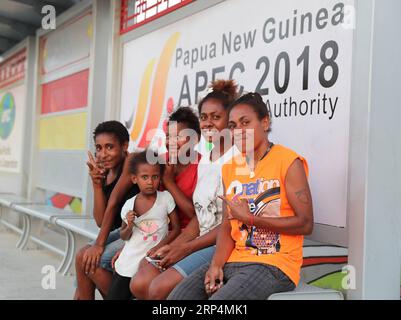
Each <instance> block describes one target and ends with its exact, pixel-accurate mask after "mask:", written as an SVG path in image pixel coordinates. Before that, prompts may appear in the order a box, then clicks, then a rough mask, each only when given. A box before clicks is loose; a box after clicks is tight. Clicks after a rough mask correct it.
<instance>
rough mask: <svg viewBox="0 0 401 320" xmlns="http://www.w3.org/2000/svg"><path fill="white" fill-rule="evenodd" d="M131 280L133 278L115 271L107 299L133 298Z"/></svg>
mask: <svg viewBox="0 0 401 320" xmlns="http://www.w3.org/2000/svg"><path fill="white" fill-rule="evenodd" d="M130 281H131V278H128V277H123V276H120V275H119V274H118V273H117V272H114V274H113V278H112V280H111V285H110V289H109V292H108V293H107V297H106V300H130V299H131V298H132V294H131V291H130V290H129V284H130Z"/></svg>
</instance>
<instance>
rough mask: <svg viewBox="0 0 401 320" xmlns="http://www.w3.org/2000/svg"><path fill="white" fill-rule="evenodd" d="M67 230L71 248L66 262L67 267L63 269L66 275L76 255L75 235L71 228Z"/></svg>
mask: <svg viewBox="0 0 401 320" xmlns="http://www.w3.org/2000/svg"><path fill="white" fill-rule="evenodd" d="M67 232H68V234H69V236H70V250H69V255H68V259H67V261H66V263H65V267H64V270H63V275H64V276H66V275H67V274H68V271H69V270H70V268H71V265H72V262H73V261H74V257H75V236H74V233H73V232H72V231H71V230H67Z"/></svg>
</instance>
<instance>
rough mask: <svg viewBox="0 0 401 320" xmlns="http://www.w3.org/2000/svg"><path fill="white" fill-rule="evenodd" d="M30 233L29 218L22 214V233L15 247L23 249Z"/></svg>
mask: <svg viewBox="0 0 401 320" xmlns="http://www.w3.org/2000/svg"><path fill="white" fill-rule="evenodd" d="M30 234H31V219H30V217H29V216H28V215H26V214H23V215H22V234H21V238H20V241H19V242H18V243H17V248H19V249H21V250H23V249H25V247H26V245H27V243H28V241H29V236H30Z"/></svg>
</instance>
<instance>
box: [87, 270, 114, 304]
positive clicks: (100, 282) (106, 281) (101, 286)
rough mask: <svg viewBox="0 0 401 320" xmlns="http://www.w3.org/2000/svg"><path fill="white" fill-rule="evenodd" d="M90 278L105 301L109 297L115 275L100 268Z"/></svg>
mask: <svg viewBox="0 0 401 320" xmlns="http://www.w3.org/2000/svg"><path fill="white" fill-rule="evenodd" d="M89 278H90V279H91V281H92V282H93V283H94V285H95V286H96V288H97V289H98V290H99V292H100V294H101V295H102V297H103V299H105V298H106V296H107V292H108V291H109V289H110V285H111V280H112V278H113V274H112V273H111V272H110V271H108V270H106V269H103V268H101V267H98V268H96V271H95V273H92V274H89Z"/></svg>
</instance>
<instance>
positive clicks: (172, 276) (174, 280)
mask: <svg viewBox="0 0 401 320" xmlns="http://www.w3.org/2000/svg"><path fill="white" fill-rule="evenodd" d="M183 279H184V277H183V276H182V275H181V274H180V273H179V272H178V271H177V270H175V269H174V268H169V269H167V270H166V271H164V272H163V273H161V274H160V275H159V276H157V277H156V278H154V279H153V281H152V282H151V284H150V286H149V289H148V299H149V300H165V299H167V297H168V295H169V294H170V292H171V291H173V289H174V288H175V286H176V285H177V284H178V283H179V282H180V281H182V280H183Z"/></svg>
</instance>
